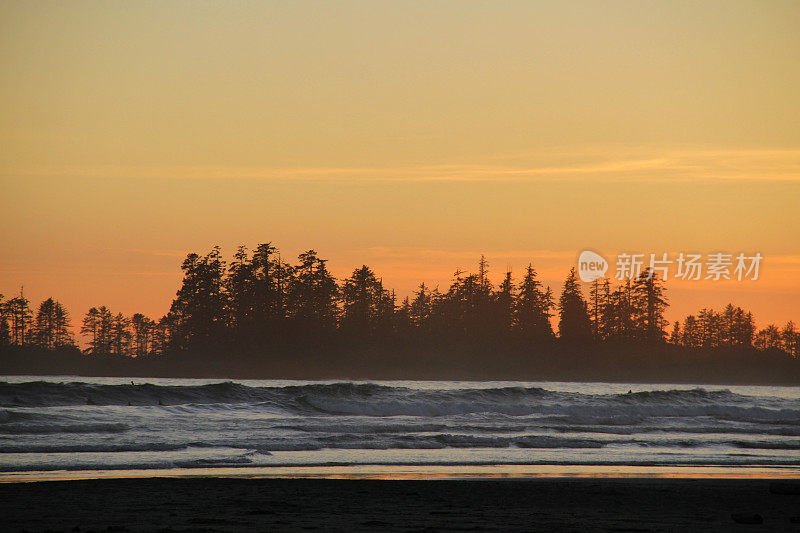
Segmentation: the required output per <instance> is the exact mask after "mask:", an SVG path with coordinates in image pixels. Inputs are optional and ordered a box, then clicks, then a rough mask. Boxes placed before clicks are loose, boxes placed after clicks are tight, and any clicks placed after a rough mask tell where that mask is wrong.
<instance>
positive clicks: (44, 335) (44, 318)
mask: <svg viewBox="0 0 800 533" xmlns="http://www.w3.org/2000/svg"><path fill="white" fill-rule="evenodd" d="M33 331H34V334H33V337H34V342H35V343H36V344H37V345H39V346H41V347H43V348H47V349H50V350H54V349H56V348H62V347H64V346H71V345H72V344H73V340H72V333H71V332H70V331H69V313H68V312H67V310H66V309H65V308H64V306H62V305H61V304H60V303H59V302H56V301H55V300H53V299H52V298H48V299H47V300H45V301H43V302H42V303H41V304H39V309H38V311H37V312H36V320H35V322H34V328H33Z"/></svg>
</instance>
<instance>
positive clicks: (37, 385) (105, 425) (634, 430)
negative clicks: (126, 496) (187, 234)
mask: <svg viewBox="0 0 800 533" xmlns="http://www.w3.org/2000/svg"><path fill="white" fill-rule="evenodd" d="M637 467H638V468H650V469H651V470H652V469H668V470H669V471H672V472H677V471H680V470H681V469H686V468H695V469H697V468H707V467H714V468H724V469H725V471H727V472H731V471H733V472H736V471H737V470H736V469H741V470H740V471H741V472H745V471H749V470H752V469H754V468H755V469H760V470H761V471H765V469H766V470H769V471H773V472H783V473H784V474H785V475H787V476H789V477H795V476H798V477H800V474H799V472H800V387H767V386H716V385H715V386H710V385H663V384H658V385H654V384H641V383H631V384H611V383H561V382H559V383H540V382H457V381H374V382H361V381H359V382H347V381H337V382H307V381H285V380H283V381H269V380H235V381H222V380H210V379H156V378H153V379H146V378H86V377H64V376H59V377H41V376H6V377H0V480H6V481H8V480H17V479H21V477H20V476H21V475H23V474H25V475H27V476H28V477H27V478H25V479H30V478H31V477H30V476H33V479H36V476H39V477H41V478H48V479H50V478H52V477H53V475H54V474H55V473H61V475H62V476H66V477H70V476H76V475H80V474H81V473H84V475H85V474H86V473H87V472H93V473H94V474H92V475H89V476H88V477H100V476H101V475H120V473H121V472H131V471H137V472H139V473H140V474H141V472H145V474H146V475H158V473H159V472H169V473H171V474H173V475H181V473H185V474H190V473H193V472H205V473H211V474H213V473H214V472H222V473H225V474H227V475H236V474H237V473H242V474H251V475H259V474H260V475H267V476H268V475H271V474H270V473H273V474H276V473H280V475H283V476H291V475H292V473H295V474H298V473H300V474H302V475H306V476H309V475H313V474H314V472H321V473H326V475H329V476H330V475H331V473H332V472H333V473H336V472H338V473H339V475H342V476H346V474H347V472H350V473H353V472H356V473H357V472H362V473H363V472H373V473H377V474H376V475H379V474H380V473H381V472H395V475H398V474H397V473H398V472H407V473H411V474H413V473H416V474H420V473H424V472H429V473H431V472H437V471H443V470H442V469H445V470H447V471H449V472H451V473H456V474H457V473H459V472H462V473H463V472H466V471H474V472H479V471H481V469H484V471H486V472H487V473H489V472H493V473H495V474H497V473H500V474H501V475H513V474H514V473H515V472H516V473H526V472H527V473H536V472H539V473H541V472H552V471H556V472H570V471H575V469H576V468H577V469H578V470H581V471H591V470H592V468H594V469H595V470H596V469H598V468H599V469H605V471H611V472H622V471H624V469H626V468H627V469H630V468H637ZM470 469H471V470H470ZM553 469H555V470H553ZM748 469H749V470H748ZM596 471H600V470H596ZM276 475H277V474H276Z"/></svg>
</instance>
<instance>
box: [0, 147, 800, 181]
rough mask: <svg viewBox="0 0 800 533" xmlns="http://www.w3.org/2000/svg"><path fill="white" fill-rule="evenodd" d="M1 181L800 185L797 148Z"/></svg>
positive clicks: (91, 169) (33, 171) (138, 171)
mask: <svg viewBox="0 0 800 533" xmlns="http://www.w3.org/2000/svg"><path fill="white" fill-rule="evenodd" d="M2 175H5V176H9V177H12V176H21V177H25V176H31V177H33V176H42V177H89V178H159V179H253V180H309V181H356V182H385V181H410V182H414V181H423V182H424V181H434V182H435V181H439V182H448V181H455V182H470V181H570V180H572V181H581V180H598V181H612V182H613V181H621V182H637V181H698V180H705V181H720V180H744V181H800V149H780V150H777V149H776V150H764V149H700V150H698V149H688V148H663V147H662V148H658V147H603V148H600V147H581V148H553V149H549V150H540V151H536V152H531V153H528V154H511V155H509V156H507V157H501V156H497V157H493V158H490V160H488V162H487V161H484V162H471V163H461V162H459V163H452V164H438V165H420V166H397V167H373V168H368V167H305V168H300V167H291V168H289V167H268V166H200V165H197V166H191V165H165V166H120V165H97V166H63V167H24V168H22V167H19V168H5V169H3V170H2Z"/></svg>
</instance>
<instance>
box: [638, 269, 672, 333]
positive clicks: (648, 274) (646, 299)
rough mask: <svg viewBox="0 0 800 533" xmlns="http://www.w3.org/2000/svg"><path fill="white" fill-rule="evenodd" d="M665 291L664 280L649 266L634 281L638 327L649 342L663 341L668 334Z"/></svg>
mask: <svg viewBox="0 0 800 533" xmlns="http://www.w3.org/2000/svg"><path fill="white" fill-rule="evenodd" d="M665 293H666V289H665V288H664V282H663V280H661V279H660V278H659V277H658V275H657V273H655V272H653V271H651V270H650V269H649V268H645V269H644V271H642V273H641V274H640V275H639V277H638V278H637V279H636V281H635V283H634V286H633V295H634V301H635V302H636V303H635V307H636V309H637V311H638V313H637V315H638V316H637V323H638V326H639V327H638V329H639V331H641V333H642V335H643V338H644V340H646V341H647V342H659V341H663V340H664V337H665V335H666V333H665V332H664V328H665V327H666V326H667V324H668V322H667V321H666V320H665V319H664V311H665V310H666V309H667V298H666V296H665Z"/></svg>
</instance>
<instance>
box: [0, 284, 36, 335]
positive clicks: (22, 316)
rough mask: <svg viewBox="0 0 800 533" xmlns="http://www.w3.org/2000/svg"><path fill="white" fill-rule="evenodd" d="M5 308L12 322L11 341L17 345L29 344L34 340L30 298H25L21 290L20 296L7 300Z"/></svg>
mask: <svg viewBox="0 0 800 533" xmlns="http://www.w3.org/2000/svg"><path fill="white" fill-rule="evenodd" d="M5 309H6V314H7V316H8V320H9V322H10V329H11V343H12V344H16V345H17V346H25V345H26V344H29V343H30V342H31V341H32V340H33V339H32V338H31V337H32V335H31V333H32V329H33V311H31V308H30V300H28V299H27V298H25V296H24V295H23V294H22V290H20V294H19V296H17V297H15V298H11V299H10V300H8V301H7V302H6V305H5Z"/></svg>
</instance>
